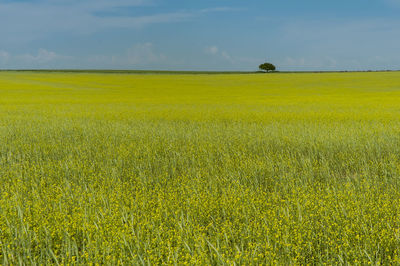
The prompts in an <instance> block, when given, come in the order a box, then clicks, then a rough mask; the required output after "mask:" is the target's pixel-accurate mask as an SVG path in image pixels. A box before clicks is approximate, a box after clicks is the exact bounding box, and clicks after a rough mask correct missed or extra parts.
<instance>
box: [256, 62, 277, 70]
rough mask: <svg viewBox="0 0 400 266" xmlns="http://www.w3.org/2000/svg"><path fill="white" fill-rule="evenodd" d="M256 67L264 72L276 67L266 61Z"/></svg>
mask: <svg viewBox="0 0 400 266" xmlns="http://www.w3.org/2000/svg"><path fill="white" fill-rule="evenodd" d="M258 68H259V69H260V70H262V71H265V72H270V71H274V70H275V69H276V67H275V66H274V65H273V64H271V63H268V62H266V63H264V64H261V65H259V66H258Z"/></svg>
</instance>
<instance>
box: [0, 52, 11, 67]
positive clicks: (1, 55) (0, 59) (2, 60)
mask: <svg viewBox="0 0 400 266" xmlns="http://www.w3.org/2000/svg"><path fill="white" fill-rule="evenodd" d="M9 58H10V54H9V53H7V52H6V51H2V50H0V65H5V64H7V62H8V60H9Z"/></svg>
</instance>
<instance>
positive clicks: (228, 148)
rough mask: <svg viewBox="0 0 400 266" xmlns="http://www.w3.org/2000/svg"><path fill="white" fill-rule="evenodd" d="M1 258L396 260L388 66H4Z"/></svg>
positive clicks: (397, 113) (394, 116)
mask: <svg viewBox="0 0 400 266" xmlns="http://www.w3.org/2000/svg"><path fill="white" fill-rule="evenodd" d="M0 184H1V186H0V263H2V264H28V265H30V264H60V265H61V264H90V263H92V264H108V265H118V264H120V265H131V264H143V265H150V264H151V265H157V264H177V265H181V264H185V263H186V264H192V265H199V264H212V265H224V264H228V265H252V264H253V265H255V264H286V265H290V264H292V265H294V264H307V263H309V264H323V263H326V264H352V265H357V264H358V265H362V264H368V263H371V264H400V72H388V73H386V72H385V73H307V74H306V73H298V74H296V73H276V74H220V75H206V74H198V75H196V74H151V73H148V74H146V73H142V74H124V73H110V74H106V73H79V72H76V73H61V72H54V73H45V72H43V73H41V72H0Z"/></svg>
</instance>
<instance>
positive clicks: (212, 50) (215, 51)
mask: <svg viewBox="0 0 400 266" xmlns="http://www.w3.org/2000/svg"><path fill="white" fill-rule="evenodd" d="M204 52H205V53H206V54H208V55H212V56H214V57H217V58H218V57H219V58H222V59H224V60H225V61H229V62H230V63H234V62H235V60H234V59H233V58H232V57H231V56H230V55H229V53H228V52H226V51H223V50H220V49H219V48H218V46H216V45H212V46H207V47H206V48H205V49H204Z"/></svg>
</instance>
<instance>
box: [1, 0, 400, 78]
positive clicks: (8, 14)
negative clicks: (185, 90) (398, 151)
mask: <svg viewBox="0 0 400 266" xmlns="http://www.w3.org/2000/svg"><path fill="white" fill-rule="evenodd" d="M264 61H269V62H272V63H274V64H275V65H277V67H278V68H279V69H280V70H367V69H372V70H376V69H400V0H346V1H344V0H336V1H325V0H302V1H300V0H282V1H277V0H274V1H270V0H212V1H211V0H168V1H167V0H164V1H162V0H0V68H2V69H12V68H95V69H168V70H184V69H187V70H256V69H257V66H258V65H259V64H260V63H262V62H264Z"/></svg>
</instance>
